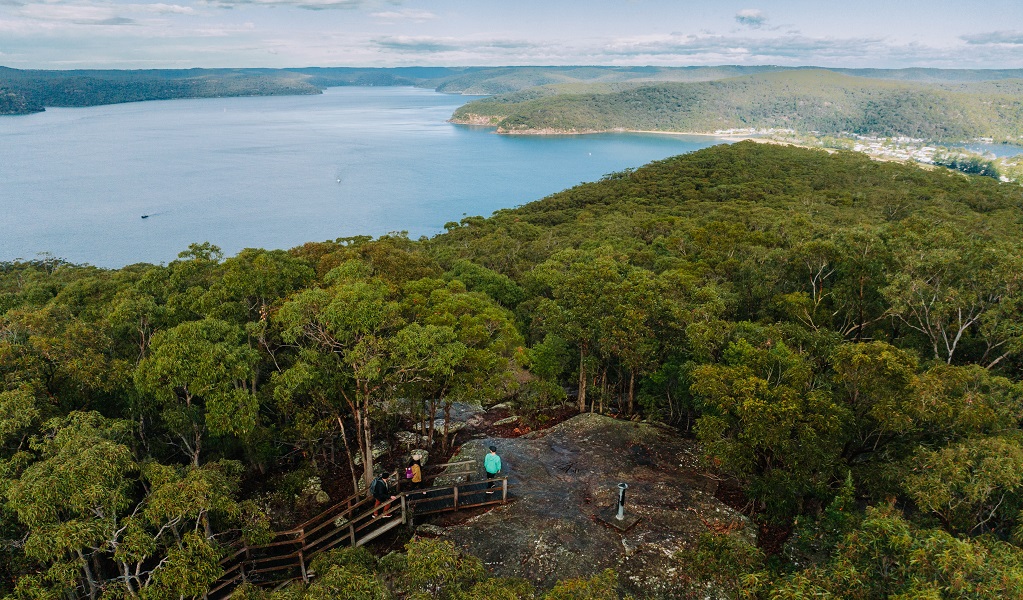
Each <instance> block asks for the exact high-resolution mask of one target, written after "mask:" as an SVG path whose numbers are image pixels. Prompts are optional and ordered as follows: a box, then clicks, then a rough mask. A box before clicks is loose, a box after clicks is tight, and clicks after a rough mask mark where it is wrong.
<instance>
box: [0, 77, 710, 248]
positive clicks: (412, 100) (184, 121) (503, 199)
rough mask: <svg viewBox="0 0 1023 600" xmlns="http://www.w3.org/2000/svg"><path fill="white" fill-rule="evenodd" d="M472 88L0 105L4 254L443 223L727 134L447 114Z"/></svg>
mask: <svg viewBox="0 0 1023 600" xmlns="http://www.w3.org/2000/svg"><path fill="white" fill-rule="evenodd" d="M466 101H467V99H466V98H465V97H464V96H452V95H446V94H439V93H436V92H433V91H429V90H422V89H415V88H333V89H329V90H327V91H326V93H324V94H323V95H318V96H290V97H267V98H223V99H204V100H172V101H166V102H142V103H136V104H122V105H113V106H99V107H92V108H73V109H68V108H65V109H48V110H47V111H46V112H44V113H40V114H35V115H28V116H23V117H3V118H0V261H4V260H13V259H19V258H21V259H33V258H36V257H37V256H38V253H42V252H49V253H52V254H53V255H55V256H57V257H60V258H64V259H67V260H70V261H72V262H81V263H90V264H94V265H98V266H104V267H120V266H123V265H126V264H131V263H135V262H143V261H144V262H152V263H161V262H167V261H170V260H173V259H174V258H175V257H176V256H177V253H178V252H180V251H182V250H184V249H185V248H186V247H187V246H188V244H190V243H192V242H203V241H209V242H212V243H214V244H217V245H218V246H220V247H221V248H222V249H223V250H224V252H225V254H227V255H232V254H234V253H236V252H238V251H239V250H240V249H242V248H246V247H262V248H290V247H294V246H298V245H300V244H302V243H304V242H307V241H320V240H326V239H334V238H338V237H343V236H350V235H374V236H376V235H382V234H385V233H388V232H393V231H403V230H404V231H408V233H409V235H411V236H412V237H418V236H420V235H433V234H435V233H437V232H439V231H441V230H442V229H443V225H444V223H446V222H448V221H458V220H460V219H461V218H462V217H463V216H465V215H484V216H486V215H490V214H491V213H492V212H493V211H495V210H497V209H500V208H508V207H514V206H518V205H521V204H524V203H526V202H530V201H533V200H536V199H539V198H542V197H543V196H546V195H548V194H551V193H554V192H557V191H560V190H562V189H565V188H567V187H571V186H573V185H575V184H577V183H579V182H582V181H592V180H594V179H598V178H599V177H601V176H602V175H604V174H605V173H609V172H611V171H618V170H621V169H623V168H626V167H637V166H640V165H642V164H644V163H647V162H649V161H651V160H656V159H660V158H665V157H667V156H672V155H675V154H681V153H683V152H689V151H692V150H696V149H699V148H703V147H706V146H710V145H713V144H715V143H720V141H719V140H715V139H713V138H706V137H676V136H658V135H635V134H631V135H630V134H609V135H587V136H553V137H525V136H514V137H508V136H500V135H496V134H493V133H491V132H490V131H489V130H486V129H478V128H470V127H464V126H457V125H452V124H449V123H447V122H446V119H448V118H449V117H450V115H451V113H452V112H453V111H454V109H455V108H456V107H458V106H459V105H461V104H462V103H464V102H466ZM142 215H149V217H148V218H146V219H142V218H141V216H142Z"/></svg>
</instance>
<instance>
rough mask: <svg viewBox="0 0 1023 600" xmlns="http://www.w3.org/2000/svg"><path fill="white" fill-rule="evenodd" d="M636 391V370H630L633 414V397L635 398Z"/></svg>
mask: <svg viewBox="0 0 1023 600" xmlns="http://www.w3.org/2000/svg"><path fill="white" fill-rule="evenodd" d="M635 391H636V372H635V371H629V415H630V416H631V415H632V414H633V412H634V408H633V406H634V405H633V399H634V398H635Z"/></svg>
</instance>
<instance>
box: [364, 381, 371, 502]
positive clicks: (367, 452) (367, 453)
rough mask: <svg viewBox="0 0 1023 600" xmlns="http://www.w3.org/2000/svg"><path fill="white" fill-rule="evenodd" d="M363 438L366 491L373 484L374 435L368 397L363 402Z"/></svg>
mask: <svg viewBox="0 0 1023 600" xmlns="http://www.w3.org/2000/svg"><path fill="white" fill-rule="evenodd" d="M362 437H363V443H364V444H365V448H364V449H363V455H362V464H363V466H365V467H366V472H365V473H363V475H362V480H363V481H365V482H366V489H367V490H368V489H369V484H370V483H372V482H373V435H372V430H371V428H370V422H369V398H368V397H366V398H365V399H364V400H363V408H362Z"/></svg>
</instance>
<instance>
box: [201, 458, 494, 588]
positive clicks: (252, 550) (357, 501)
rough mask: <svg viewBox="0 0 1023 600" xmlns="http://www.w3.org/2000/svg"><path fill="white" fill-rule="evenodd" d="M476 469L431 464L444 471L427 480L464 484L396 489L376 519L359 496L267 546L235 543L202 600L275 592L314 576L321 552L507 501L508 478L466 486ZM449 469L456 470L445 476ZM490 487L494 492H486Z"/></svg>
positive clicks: (283, 533) (370, 505) (277, 536)
mask: <svg viewBox="0 0 1023 600" xmlns="http://www.w3.org/2000/svg"><path fill="white" fill-rule="evenodd" d="M475 464H476V461H462V462H458V463H448V464H443V465H433V466H432V469H431V470H437V469H443V470H444V471H443V472H440V473H436V474H433V475H427V480H428V481H429V480H432V479H435V478H436V477H438V476H440V475H444V476H445V478H447V477H458V476H465V477H466V479H467V481H466V482H465V483H458V484H455V485H447V486H435V487H428V488H423V489H419V490H404V491H401V490H400V489H399V493H398V494H397V496H398V497H397V498H396V499H395V500H393V501H392V502H390V503H389V504H387V505H383V506H381V507H380V510H379V511H378V512H379V514H380V516H379V517H374V516H373V512H374V510H373V505H374V504H375V502H374V500H373V497H372V496H369V495H366V496H363V495H361V494H360V495H355V496H351V497H349V498H346V499H345V500H342V501H341V502H339V503H337V504H334V505H333V506H331V507H330V508H328V509H326V510H325V511H323V512H321V513H320V514H318V515H316V516H315V517H313V518H311V519H309V520H308V521H306V522H305V523H302V524H301V525H299V526H297V527H295V528H293V529H288V530H286V531H278V532H276V533H275V534H274V538H273V539H272V540H271V541H270V542H269V543H266V544H260V545H255V546H249V545H246V544H244V543H242V542H238V543H236V544H235V545H234V546H233V547H232V549H231V552H230V554H228V555H227V556H226V557H225V558H224V559H222V560H221V561H220V566H221V568H223V569H224V574H223V575H222V576H221V577H220V579H218V580H217V581H216V582H214V584H213V585H212V586H210V590H209V592H207V595H206V597H207V599H208V600H223V599H226V598H229V597H230V596H231V594H232V593H233V592H234V590H235V588H236V587H238V585H240V584H242V583H245V582H248V583H251V584H254V585H258V586H260V587H268V588H274V589H276V588H279V587H282V586H284V585H286V584H287V583H289V582H292V581H298V580H301V581H309V579H310V577H311V576H312V575H313V574H312V573H310V572H309V568H308V565H309V561H310V560H311V559H312V558H313V557H315V556H316V555H317V554H320V553H321V552H326V551H327V550H331V549H333V548H339V547H342V546H352V547H355V546H362V545H363V544H367V543H369V542H370V541H372V540H374V539H376V538H377V537H380V536H381V535H383V534H385V533H387V532H388V531H391V530H392V529H394V528H396V527H398V526H401V525H406V524H408V525H411V524H412V521H413V517H421V516H425V515H432V514H438V513H443V512H451V511H458V510H462V509H467V508H476V507H480V506H490V505H496V504H504V503H506V502H508V478H507V477H499V478H496V479H492V480H490V481H489V482H487V481H468V479H469V478H470V477H471V476H472V475H475V474H476V473H478V471H477V469H476V467H475ZM450 469H455V471H453V472H448V471H449V470H450ZM458 469H462V470H461V471H458ZM456 480H457V479H456ZM401 483H402V482H399V485H400V484H401ZM489 485H492V486H493V487H492V488H488V486H489ZM488 491H489V492H491V493H488Z"/></svg>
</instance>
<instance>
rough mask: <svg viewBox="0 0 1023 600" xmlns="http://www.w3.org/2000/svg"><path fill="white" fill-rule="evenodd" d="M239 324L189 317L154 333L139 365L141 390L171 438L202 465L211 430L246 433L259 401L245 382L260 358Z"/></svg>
mask: <svg viewBox="0 0 1023 600" xmlns="http://www.w3.org/2000/svg"><path fill="white" fill-rule="evenodd" d="M258 358H259V357H258V355H257V353H256V351H254V350H252V349H251V348H249V347H248V345H246V344H245V343H244V334H243V332H242V330H241V328H240V327H238V326H237V325H232V324H230V323H226V322H224V321H219V320H216V319H203V320H201V321H187V322H185V323H182V324H180V325H178V326H176V327H173V328H171V329H168V330H165V331H161V332H159V333H157V334H155V335H154V336H153V340H152V347H151V352H150V354H149V356H147V357H146V358H145V359H144V360H142V362H140V363H139V365H138V367H137V368H136V369H135V373H134V379H135V385H136V387H137V388H138V390H139V391H140V392H141V393H142V394H145V395H147V396H148V397H150V398H152V399H153V400H154V401H155V404H156V406H157V407H158V408H159V411H160V416H161V419H162V421H163V422H164V424H165V425H166V427H167V428H168V430H169V431H170V433H171V435H172V436H173V443H175V445H178V446H179V447H180V449H181V450H182V451H183V452H184V454H185V455H186V456H188V458H189V460H190V461H191V463H192V465H193V466H199V465H200V463H201V460H200V459H201V456H202V452H203V448H204V442H205V440H206V437H207V435H208V434H212V435H215V436H223V435H235V436H244V435H245V434H247V433H248V432H250V431H251V430H252V429H253V427H255V425H256V419H257V417H258V410H259V403H258V401H257V399H256V397H255V396H254V395H253V394H252V392H251V391H250V390H249V389H248V388H247V387H246V382H247V381H248V380H250V379H251V378H252V372H253V369H254V367H255V364H256V361H257V360H258Z"/></svg>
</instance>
